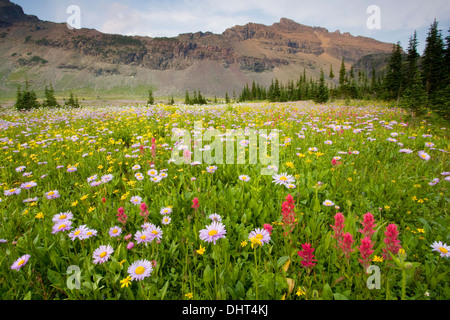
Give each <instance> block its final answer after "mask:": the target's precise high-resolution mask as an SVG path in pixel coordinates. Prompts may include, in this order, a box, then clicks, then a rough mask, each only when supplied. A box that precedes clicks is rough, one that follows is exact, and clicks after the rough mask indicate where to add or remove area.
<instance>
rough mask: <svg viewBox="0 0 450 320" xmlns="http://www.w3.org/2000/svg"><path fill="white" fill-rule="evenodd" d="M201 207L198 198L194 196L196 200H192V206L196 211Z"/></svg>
mask: <svg viewBox="0 0 450 320" xmlns="http://www.w3.org/2000/svg"><path fill="white" fill-rule="evenodd" d="M199 207H200V205H199V204H198V198H194V200H192V206H191V208H193V209H195V211H197V209H198V208H199Z"/></svg>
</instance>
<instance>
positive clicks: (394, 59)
mask: <svg viewBox="0 0 450 320" xmlns="http://www.w3.org/2000/svg"><path fill="white" fill-rule="evenodd" d="M402 67H403V66H402V47H401V46H400V42H397V44H394V46H393V48H392V54H391V56H390V58H389V63H388V66H387V74H386V78H385V82H384V87H385V90H386V98H387V99H396V100H397V99H399V98H400V94H401V86H402Z"/></svg>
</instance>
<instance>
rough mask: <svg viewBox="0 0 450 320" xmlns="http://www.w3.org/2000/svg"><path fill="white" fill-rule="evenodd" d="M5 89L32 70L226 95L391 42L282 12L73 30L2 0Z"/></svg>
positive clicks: (96, 84)
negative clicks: (137, 31)
mask: <svg viewBox="0 0 450 320" xmlns="http://www.w3.org/2000/svg"><path fill="white" fill-rule="evenodd" d="M0 44H1V45H0V57H1V61H2V64H1V66H0V79H1V80H2V81H1V85H0V97H13V96H14V94H15V91H16V89H17V85H18V84H23V83H24V81H25V78H28V79H29V80H30V83H31V84H32V88H34V89H35V90H42V89H43V87H44V86H45V85H46V84H48V83H50V82H51V83H52V84H53V86H54V88H55V90H56V91H57V92H58V91H67V90H71V89H73V90H75V91H76V92H79V94H80V96H82V95H87V96H91V97H96V96H99V95H101V96H105V95H107V96H111V95H117V96H122V95H125V96H130V97H133V96H136V97H137V96H139V97H141V98H142V96H143V95H144V96H145V95H146V91H147V90H148V88H149V87H150V86H152V87H153V88H154V90H155V95H157V96H163V95H169V94H174V95H178V96H183V95H184V92H185V91H186V90H190V91H191V90H194V89H200V90H201V92H202V93H203V94H206V95H210V96H213V95H217V96H224V94H225V92H228V93H229V94H230V95H231V94H232V92H233V90H235V91H236V93H239V92H240V90H241V88H242V86H243V85H245V84H246V83H250V82H251V81H253V80H256V81H257V82H259V83H261V84H263V85H268V84H269V83H270V81H271V80H272V79H273V78H275V77H277V78H278V79H280V80H281V81H287V80H290V79H297V78H298V76H299V75H300V74H301V73H302V72H303V69H305V70H306V73H307V74H308V75H310V76H312V77H314V78H315V77H317V76H318V74H319V72H320V69H321V68H323V69H324V71H325V74H328V70H329V68H330V65H333V70H334V71H335V72H336V71H337V70H339V67H340V63H341V59H342V57H344V58H345V61H346V62H347V64H348V66H350V64H353V63H355V62H356V61H358V60H359V59H360V58H361V57H363V56H365V55H369V54H375V53H388V52H391V50H392V44H389V43H383V42H380V41H377V40H374V39H371V38H366V37H360V36H357V37H355V36H352V35H350V34H348V33H344V34H341V33H340V32H339V31H336V32H328V30H326V29H324V28H320V27H309V26H305V25H302V24H299V23H296V22H294V21H292V20H289V19H285V18H282V19H281V20H280V21H279V22H278V23H274V24H273V25H271V26H266V25H262V24H255V23H248V24H246V25H244V26H235V27H232V28H229V29H227V30H225V31H224V32H223V33H222V34H213V33H210V32H206V33H203V32H197V33H186V34H180V35H179V36H177V37H173V38H150V37H139V36H135V37H130V36H122V35H112V34H103V33H101V32H99V31H97V30H93V29H78V30H70V29H69V28H67V26H66V24H64V23H53V22H48V21H41V20H39V19H38V18H37V17H35V16H30V15H26V14H25V13H24V12H23V10H22V8H21V7H20V6H18V5H15V4H13V3H11V2H10V1H9V0H0Z"/></svg>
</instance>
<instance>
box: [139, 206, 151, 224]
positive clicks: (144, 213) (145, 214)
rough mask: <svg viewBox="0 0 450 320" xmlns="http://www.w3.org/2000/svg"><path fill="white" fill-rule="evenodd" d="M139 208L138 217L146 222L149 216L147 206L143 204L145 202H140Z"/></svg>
mask: <svg viewBox="0 0 450 320" xmlns="http://www.w3.org/2000/svg"><path fill="white" fill-rule="evenodd" d="M139 208H140V209H141V213H140V215H141V216H142V217H144V220H145V221H147V217H148V215H149V212H148V206H147V205H146V204H145V202H142V203H141V205H140V206H139Z"/></svg>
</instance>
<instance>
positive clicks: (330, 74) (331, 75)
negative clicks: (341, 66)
mask: <svg viewBox="0 0 450 320" xmlns="http://www.w3.org/2000/svg"><path fill="white" fill-rule="evenodd" d="M328 77H329V78H330V79H334V73H333V65H332V64H330V73H329V74H328Z"/></svg>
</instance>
